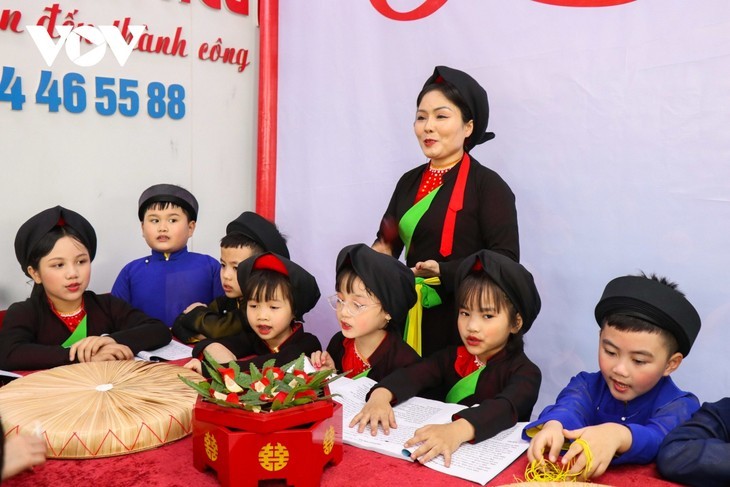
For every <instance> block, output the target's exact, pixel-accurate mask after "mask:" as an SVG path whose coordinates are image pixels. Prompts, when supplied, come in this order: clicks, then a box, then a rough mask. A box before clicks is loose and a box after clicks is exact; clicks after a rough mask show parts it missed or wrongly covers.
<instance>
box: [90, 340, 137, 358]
mask: <svg viewBox="0 0 730 487" xmlns="http://www.w3.org/2000/svg"><path fill="white" fill-rule="evenodd" d="M133 358H134V353H132V349H131V348H129V347H128V346H126V345H122V344H121V343H112V344H109V345H104V346H103V347H101V348H100V349H99V351H98V352H96V353H95V354H94V355H92V356H91V361H92V362H106V361H110V360H132V359H133Z"/></svg>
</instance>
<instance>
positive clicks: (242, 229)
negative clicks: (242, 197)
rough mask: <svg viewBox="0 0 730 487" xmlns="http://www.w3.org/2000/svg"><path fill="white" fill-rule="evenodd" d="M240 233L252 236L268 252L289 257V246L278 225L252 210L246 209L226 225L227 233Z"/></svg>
mask: <svg viewBox="0 0 730 487" xmlns="http://www.w3.org/2000/svg"><path fill="white" fill-rule="evenodd" d="M232 233H240V234H241V235H245V236H246V237H248V238H250V239H251V240H253V241H254V242H256V244H257V245H259V246H261V248H263V249H264V251H266V252H273V253H275V254H279V255H282V256H284V257H286V258H287V259H288V258H289V248H288V247H287V246H286V240H284V237H282V236H281V233H279V230H277V229H276V225H274V224H273V223H271V222H270V221H269V220H267V219H266V218H264V217H262V216H261V215H259V214H258V213H254V212H252V211H244V212H243V213H241V214H240V215H239V217H238V218H236V219H235V220H233V221H232V222H231V223H229V224H228V226H227V227H226V235H230V234H232Z"/></svg>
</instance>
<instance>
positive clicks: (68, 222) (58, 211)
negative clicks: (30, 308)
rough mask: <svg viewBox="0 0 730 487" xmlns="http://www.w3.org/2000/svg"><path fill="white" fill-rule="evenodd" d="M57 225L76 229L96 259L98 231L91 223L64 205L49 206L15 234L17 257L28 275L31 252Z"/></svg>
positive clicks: (92, 257) (92, 258)
mask: <svg viewBox="0 0 730 487" xmlns="http://www.w3.org/2000/svg"><path fill="white" fill-rule="evenodd" d="M57 226H61V227H63V226H66V227H71V228H73V229H74V230H76V233H77V234H78V235H79V238H80V240H81V243H82V244H84V246H85V247H86V250H88V251H89V257H90V258H91V260H94V256H95V255H96V232H95V231H94V227H92V226H91V223H89V221H88V220H87V219H86V218H84V217H83V216H81V215H79V214H78V213H76V212H75V211H71V210H69V209H66V208H64V207H62V206H56V207H54V208H48V209H47V210H43V211H41V212H40V213H38V214H37V215H35V216H33V217H31V218H30V220H28V221H27V222H25V223H23V225H21V226H20V229H19V230H18V233H17V234H16V235H15V257H16V258H17V259H18V262H19V263H20V268H21V269H22V270H23V272H24V273H25V275H26V276H28V277H30V275H29V274H28V266H29V265H30V262H29V260H30V254H31V253H32V252H33V250H34V249H35V246H36V245H37V244H38V242H39V241H40V240H41V239H42V238H43V237H44V236H46V234H48V232H50V231H51V230H53V229H54V228H55V227H57Z"/></svg>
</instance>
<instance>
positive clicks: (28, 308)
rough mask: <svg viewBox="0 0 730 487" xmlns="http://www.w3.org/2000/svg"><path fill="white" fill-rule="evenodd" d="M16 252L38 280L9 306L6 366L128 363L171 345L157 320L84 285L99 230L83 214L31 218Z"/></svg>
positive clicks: (60, 211)
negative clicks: (143, 353)
mask: <svg viewBox="0 0 730 487" xmlns="http://www.w3.org/2000/svg"><path fill="white" fill-rule="evenodd" d="M15 255H16V257H17V258H18V262H19V263H20V268H21V269H22V270H23V272H24V273H25V275H27V276H28V277H30V278H32V279H33V281H35V285H34V286H33V291H32V292H31V296H30V298H28V299H27V300H25V301H23V302H20V303H15V304H13V305H11V306H10V308H8V311H7V313H6V315H5V320H4V321H3V327H2V329H0V369H6V370H37V369H48V368H51V367H56V366H58V365H66V364H70V363H73V362H89V361H103V360H129V359H132V358H133V357H134V355H135V354H136V353H137V352H139V351H140V350H153V349H155V348H159V347H161V346H163V345H166V344H168V343H170V339H171V336H170V331H169V330H168V328H167V327H166V326H165V325H164V324H163V323H162V322H161V321H159V320H156V319H154V318H151V317H149V316H147V315H145V314H144V313H142V312H141V311H139V310H137V309H134V308H132V307H131V306H130V305H128V304H127V303H126V302H124V301H122V300H121V299H117V298H115V297H113V296H112V295H110V294H94V293H93V292H91V291H88V290H87V289H86V287H87V286H88V285H89V280H90V279H91V261H92V260H94V256H95V255H96V232H94V228H93V227H92V226H91V224H90V223H89V222H88V221H87V220H86V218H84V217H83V216H81V215H79V214H78V213H76V212H74V211H71V210H68V209H66V208H62V207H60V206H56V207H55V208H49V209H47V210H44V211H42V212H40V213H38V214H37V215H35V216H34V217H32V218H31V219H30V220H28V221H27V222H25V223H24V224H23V225H22V226H21V227H20V229H19V230H18V234H17V235H16V237H15Z"/></svg>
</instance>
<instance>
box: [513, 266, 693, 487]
mask: <svg viewBox="0 0 730 487" xmlns="http://www.w3.org/2000/svg"><path fill="white" fill-rule="evenodd" d="M595 317H596V321H597V322H598V325H599V326H600V327H601V331H600V335H599V353H598V361H599V368H600V372H593V373H590V372H581V373H579V374H578V375H577V376H575V377H573V378H572V379H571V380H570V383H569V384H568V386H567V387H566V388H565V389H563V390H562V391H561V392H560V394H559V395H558V398H557V400H556V402H555V404H553V405H552V406H548V407H547V408H545V410H543V412H542V413H541V414H540V417H539V418H538V420H537V421H534V422H532V423H530V424H528V425H527V426H526V427H525V429H524V430H523V437H524V438H525V439H528V440H529V439H530V438H532V440H531V442H530V446H529V448H528V450H527V454H528V459H529V460H530V461H533V460H542V459H543V455H545V454H546V456H547V457H548V459H549V460H550V461H551V462H557V460H558V454H559V453H560V451H561V449H564V448H568V451H567V452H566V453H565V455H564V456H563V459H562V464H563V465H570V462H571V461H573V460H574V461H575V462H574V463H573V464H572V466H571V468H570V471H571V472H581V471H583V470H584V469H585V471H584V475H585V477H586V478H590V477H597V476H599V475H601V474H602V473H603V472H604V471H605V470H606V469H607V468H608V466H609V465H618V464H625V463H649V462H652V461H654V459H655V457H656V455H657V451H658V450H659V445H660V444H661V442H662V440H663V439H664V437H665V435H666V434H667V433H668V432H669V431H671V430H672V429H673V428H675V427H676V426H678V425H679V424H681V423H682V422H684V421H686V420H687V419H689V417H690V416H691V415H692V413H694V412H695V411H696V410H697V408H698V407H699V402H698V400H697V398H696V397H695V396H694V395H693V394H691V393H689V392H685V391H682V390H680V389H679V388H678V387H677V386H676V385H675V384H674V382H673V381H672V379H671V378H670V377H669V375H670V374H671V373H672V372H674V371H675V370H676V369H677V368H678V367H679V365H680V364H681V363H682V360H683V358H684V357H686V356H687V355H688V354H689V351H690V349H691V347H692V344H693V343H694V340H695V338H696V337H697V334H698V333H699V330H700V317H699V315H698V314H697V311H696V310H695V309H694V307H693V306H692V305H691V304H690V302H689V301H688V300H687V299H686V298H685V297H684V294H682V293H681V292H679V291H678V290H677V289H676V284H674V283H671V282H669V281H667V280H666V279H664V278H658V277H656V276H651V277H647V276H644V275H642V276H624V277H619V278H616V279H614V280H612V281H611V282H609V283H608V285H607V286H606V289H605V290H604V292H603V296H602V297H601V300H600V301H599V302H598V304H597V305H596V310H595ZM578 438H580V439H581V440H582V441H581V442H573V443H570V442H571V441H572V440H576V439H578ZM583 444H587V445H588V449H590V456H591V457H592V461H591V462H590V465H589V466H588V468H586V467H587V464H588V461H587V459H588V457H589V455H588V453H587V452H584V446H583Z"/></svg>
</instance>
